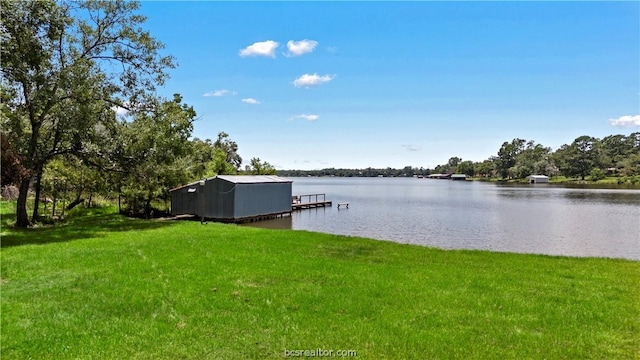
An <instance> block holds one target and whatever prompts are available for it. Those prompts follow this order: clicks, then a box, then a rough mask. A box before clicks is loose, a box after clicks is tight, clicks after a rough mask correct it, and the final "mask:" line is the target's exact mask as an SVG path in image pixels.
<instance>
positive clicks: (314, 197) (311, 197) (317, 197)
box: [294, 194, 327, 204]
mask: <svg viewBox="0 0 640 360" xmlns="http://www.w3.org/2000/svg"><path fill="white" fill-rule="evenodd" d="M295 198H297V200H296V202H297V203H298V204H299V203H318V202H326V201H327V200H326V196H325V194H304V195H298V196H297V197H296V196H294V199H295ZM305 200H306V201H305Z"/></svg>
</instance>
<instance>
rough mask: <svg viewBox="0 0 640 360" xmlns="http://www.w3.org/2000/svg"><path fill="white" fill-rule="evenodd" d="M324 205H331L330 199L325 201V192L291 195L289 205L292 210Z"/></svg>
mask: <svg viewBox="0 0 640 360" xmlns="http://www.w3.org/2000/svg"><path fill="white" fill-rule="evenodd" d="M324 206H331V201H327V197H326V195H325V194H304V195H295V196H292V197H291V207H292V209H293V210H300V209H310V208H316V207H324Z"/></svg>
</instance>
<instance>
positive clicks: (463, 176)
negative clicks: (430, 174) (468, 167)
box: [451, 174, 467, 180]
mask: <svg viewBox="0 0 640 360" xmlns="http://www.w3.org/2000/svg"><path fill="white" fill-rule="evenodd" d="M451 180H467V174H452V175H451Z"/></svg>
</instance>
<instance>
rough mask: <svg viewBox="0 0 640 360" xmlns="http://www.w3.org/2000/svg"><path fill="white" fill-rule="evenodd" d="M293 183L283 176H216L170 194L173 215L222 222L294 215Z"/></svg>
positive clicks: (172, 191) (174, 190) (177, 189)
mask: <svg viewBox="0 0 640 360" xmlns="http://www.w3.org/2000/svg"><path fill="white" fill-rule="evenodd" d="M291 183H292V181H291V180H289V179H285V178H283V177H279V176H268V175H255V176H250V175H218V176H214V177H211V178H207V179H204V180H200V181H196V182H193V183H191V184H187V185H184V186H181V187H178V188H175V189H172V190H170V193H171V214H172V215H174V216H175V215H185V214H188V215H196V216H198V217H201V218H204V219H209V220H214V221H222V222H243V221H250V220H255V219H263V218H269V217H278V216H281V215H284V214H290V213H291Z"/></svg>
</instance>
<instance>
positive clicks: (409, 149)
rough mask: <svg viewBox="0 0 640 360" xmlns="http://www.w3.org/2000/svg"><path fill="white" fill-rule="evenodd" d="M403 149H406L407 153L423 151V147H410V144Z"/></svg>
mask: <svg viewBox="0 0 640 360" xmlns="http://www.w3.org/2000/svg"><path fill="white" fill-rule="evenodd" d="M402 147H403V148H405V149H406V150H407V151H420V150H422V148H421V147H419V146H416V145H410V144H407V145H402Z"/></svg>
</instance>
